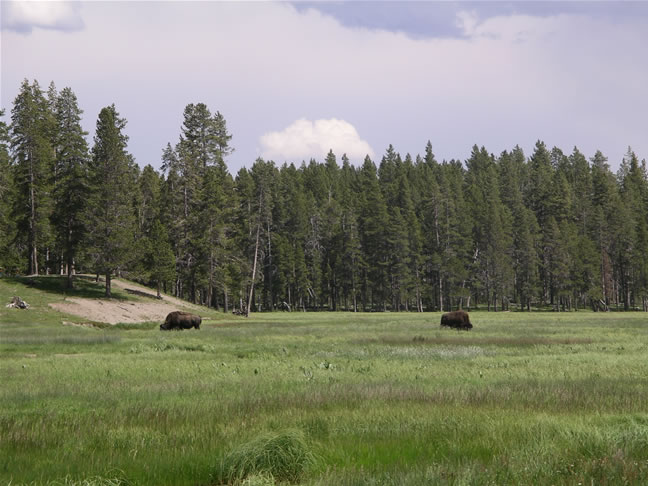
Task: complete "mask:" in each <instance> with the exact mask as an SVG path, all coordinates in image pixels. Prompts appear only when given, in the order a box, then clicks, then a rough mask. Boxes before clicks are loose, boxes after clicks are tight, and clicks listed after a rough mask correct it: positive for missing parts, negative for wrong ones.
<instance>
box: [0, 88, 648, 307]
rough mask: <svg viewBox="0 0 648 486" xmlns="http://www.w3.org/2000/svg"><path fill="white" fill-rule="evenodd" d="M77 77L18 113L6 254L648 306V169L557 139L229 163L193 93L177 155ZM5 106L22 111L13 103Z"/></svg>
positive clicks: (494, 297) (222, 134) (368, 296)
mask: <svg viewBox="0 0 648 486" xmlns="http://www.w3.org/2000/svg"><path fill="white" fill-rule="evenodd" d="M82 114H83V112H82V110H80V109H79V106H78V103H77V98H76V96H75V94H74V92H73V91H72V90H71V89H70V88H65V89H63V90H62V91H60V92H59V91H58V90H57V89H56V87H55V85H54V84H53V83H52V84H50V86H49V89H48V90H47V91H45V90H43V89H42V88H41V87H40V85H39V84H38V82H37V81H33V82H32V83H29V81H28V80H25V81H23V83H22V85H21V87H20V91H19V93H18V95H17V97H16V99H15V100H14V104H13V109H12V111H11V120H10V122H9V123H7V122H6V121H5V120H4V118H0V196H1V197H0V271H1V272H2V273H4V274H24V273H26V274H66V275H68V278H67V283H68V286H70V287H72V286H73V285H74V279H73V275H74V274H75V273H78V272H90V273H93V274H96V275H97V276H99V275H103V276H104V277H105V282H106V295H107V296H110V291H111V286H110V279H111V276H113V275H115V274H119V275H121V274H126V275H127V276H129V277H130V278H133V279H136V280H138V281H141V282H143V283H147V284H149V285H152V286H154V287H157V289H158V292H160V290H162V289H164V290H165V291H166V292H169V293H172V294H174V295H176V296H178V297H181V298H184V299H188V300H190V301H192V302H195V303H200V304H203V305H207V306H210V307H216V308H221V309H223V310H224V311H226V312H229V311H232V310H235V311H237V312H243V313H247V312H249V311H267V310H275V309H284V310H352V311H387V310H389V311H418V312H422V311H438V310H451V309H456V308H468V309H470V308H476V307H479V308H486V309H488V310H494V311H498V310H509V309H519V310H529V311H530V310H532V309H535V308H547V307H551V308H553V309H556V310H572V309H579V308H584V307H592V308H594V309H595V310H607V309H610V308H614V309H625V310H629V309H641V310H644V311H646V310H648V172H647V169H646V161H645V160H642V161H641V162H639V159H638V157H637V156H636V154H635V153H634V152H633V151H632V150H631V149H630V148H629V149H628V152H627V154H626V155H625V156H624V157H623V160H622V161H621V164H620V168H619V170H618V171H617V173H616V174H615V173H613V172H612V171H611V170H610V166H609V164H608V160H607V158H606V157H605V156H604V155H603V154H602V153H601V152H600V151H597V152H596V153H595V154H594V156H593V157H591V158H590V159H588V158H587V157H586V156H585V155H583V154H582V153H581V152H580V151H579V150H578V149H577V148H574V149H573V151H572V152H571V153H570V154H565V153H564V152H563V151H562V150H560V149H559V148H556V147H554V148H551V149H550V148H548V147H547V146H546V145H545V144H544V143H543V142H541V141H538V142H537V143H536V145H535V148H534V150H533V153H532V154H531V155H530V156H529V157H527V156H526V155H525V154H524V152H523V151H522V149H521V148H520V147H518V146H516V147H515V148H513V149H512V150H510V151H504V152H502V153H501V154H499V155H498V156H495V155H493V154H491V153H489V152H488V151H487V150H486V149H485V148H484V147H481V148H480V147H477V146H474V147H473V149H472V152H471V155H470V157H469V158H468V159H467V160H466V161H464V162H462V161H458V160H450V161H442V162H438V161H437V160H436V158H435V156H434V153H433V150H432V145H431V143H430V142H428V143H427V145H426V146H425V150H424V152H423V154H422V155H416V156H414V157H413V156H411V155H410V154H406V155H405V156H404V157H402V156H401V155H400V154H399V153H398V152H396V150H395V149H394V147H392V146H391V145H390V146H389V147H388V148H387V150H386V151H385V153H384V155H383V156H382V157H381V160H380V161H373V160H371V158H370V157H369V156H367V157H366V158H365V159H364V162H363V163H362V164H361V165H359V166H357V167H356V166H354V165H352V164H351V163H350V162H349V160H348V158H347V157H346V155H344V154H343V155H342V156H341V157H340V159H339V160H338V158H337V156H336V155H335V154H334V153H333V152H329V153H328V155H327V156H326V158H325V160H324V161H316V160H310V161H309V162H304V161H303V162H301V163H299V164H298V165H295V164H287V163H284V164H283V165H281V166H278V165H277V164H275V163H274V162H273V161H266V160H263V159H257V160H256V161H255V162H254V163H253V164H252V166H251V168H249V169H247V168H242V169H240V170H239V171H238V172H237V174H236V175H235V176H233V175H232V174H230V173H229V172H228V169H227V166H226V163H225V161H226V158H227V156H228V155H230V154H231V153H232V151H233V148H232V147H231V144H230V141H231V134H230V133H229V131H228V129H227V123H226V120H225V118H224V117H223V115H222V114H221V113H220V112H218V111H217V112H216V113H212V112H211V111H210V110H209V108H208V107H207V106H206V105H205V104H203V103H197V104H189V105H187V106H186V108H185V110H184V114H183V115H184V118H183V123H182V126H181V127H180V133H179V137H178V140H177V142H176V143H175V144H171V143H169V144H167V146H166V147H165V148H164V149H163V150H162V157H161V170H160V171H156V170H155V169H154V168H153V167H152V166H150V165H147V166H146V167H144V168H143V169H140V167H139V166H138V165H137V164H136V162H135V160H134V159H133V157H132V156H131V154H129V152H128V137H127V136H126V135H125V133H124V129H125V126H126V120H125V119H124V118H122V117H121V116H120V114H119V113H118V111H117V109H116V108H115V106H114V105H111V106H107V107H105V108H103V109H102V110H101V112H100V113H99V115H98V118H97V122H96V131H95V134H94V137H93V143H92V146H91V147H90V146H89V144H88V141H87V139H86V137H87V136H88V133H86V132H84V131H83V129H82V128H81V116H82ZM2 115H4V113H2Z"/></svg>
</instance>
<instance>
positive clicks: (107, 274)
mask: <svg viewBox="0 0 648 486" xmlns="http://www.w3.org/2000/svg"><path fill="white" fill-rule="evenodd" d="M110 273H111V272H106V297H108V298H110V297H112V294H111V291H110V290H111V289H110V276H111V275H110Z"/></svg>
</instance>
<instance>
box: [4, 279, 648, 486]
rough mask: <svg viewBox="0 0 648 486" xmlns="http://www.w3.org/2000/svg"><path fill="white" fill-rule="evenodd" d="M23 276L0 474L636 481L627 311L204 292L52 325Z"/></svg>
mask: <svg viewBox="0 0 648 486" xmlns="http://www.w3.org/2000/svg"><path fill="white" fill-rule="evenodd" d="M41 280H43V281H44V283H43V282H41ZM36 287H37V288H34V287H33V286H31V287H30V286H29V285H26V282H25V281H23V280H20V279H17V280H8V279H4V280H0V303H1V304H2V305H1V307H0V382H1V386H0V484H11V485H22V484H29V485H40V484H50V485H53V484H61V485H63V484H65V485H81V484H83V485H100V484H101V485H109V484H110V485H117V484H131V485H192V486H203V485H204V486H207V485H216V484H241V485H243V484H245V485H249V486H251V485H255V484H256V485H272V484H283V483H286V484H288V483H292V484H294V483H297V484H307V485H408V484H412V485H417V484H457V485H459V484H462V485H463V484H475V485H482V484H497V485H501V484H528V485H536V484H540V485H542V484H546V485H549V484H573V485H590V484H595V485H606V484H610V485H612V484H637V485H644V484H648V315H646V314H644V313H598V314H595V313H591V312H577V313H534V314H526V313H486V312H474V313H472V314H471V320H472V321H473V324H474V325H475V328H474V329H473V330H472V331H470V332H459V331H454V330H442V329H440V328H439V326H438V322H439V320H440V314H438V313H424V314H415V313H408V314H406V313H402V314H395V313H377V314H351V313H311V314H303V313H296V312H295V313H268V314H257V315H253V316H252V317H250V319H245V318H240V317H234V316H226V315H223V314H219V313H216V312H207V311H206V312H205V313H204V315H205V316H207V317H209V319H206V320H205V321H204V323H203V326H202V329H201V330H199V331H196V330H190V331H183V332H167V333H162V332H160V331H159V330H158V329H157V324H156V323H144V324H137V325H118V326H103V328H97V327H92V326H69V325H62V320H65V321H67V322H72V323H75V322H76V323H81V322H82V320H81V319H79V318H73V317H68V316H63V315H62V314H59V313H57V312H54V311H51V310H49V309H48V307H47V304H48V303H50V302H55V301H57V300H61V299H62V298H63V295H62V294H61V290H60V286H59V285H58V284H57V283H56V281H55V280H54V279H52V280H51V281H50V280H47V279H39V282H38V285H37V286H36ZM44 287H45V291H43V288H44ZM78 292H79V293H81V294H83V295H82V296H86V297H92V298H95V297H99V296H100V292H98V291H97V290H96V289H95V288H94V287H93V284H92V283H91V282H86V283H84V284H83V287H82V289H81V290H79V291H78ZM14 294H17V295H20V296H21V297H22V298H23V299H25V300H26V301H27V302H29V303H30V304H31V305H32V307H31V308H30V309H29V310H27V311H19V310H13V309H6V308H5V307H4V304H5V303H7V302H9V300H10V298H11V296H12V295H14ZM117 296H118V297H119V298H121V299H125V300H128V299H136V298H137V297H136V296H131V295H122V294H119V293H118V295H117Z"/></svg>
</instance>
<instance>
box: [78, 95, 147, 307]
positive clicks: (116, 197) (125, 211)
mask: <svg viewBox="0 0 648 486" xmlns="http://www.w3.org/2000/svg"><path fill="white" fill-rule="evenodd" d="M125 126H126V120H125V119H124V118H120V116H119V113H118V112H117V110H116V108H115V105H111V106H108V107H106V108H103V109H102V110H101V112H100V113H99V118H98V119H97V129H96V134H95V137H94V146H93V148H92V159H91V160H90V164H89V170H88V173H89V188H90V196H89V198H88V204H87V210H86V217H85V220H86V228H87V230H88V237H87V242H88V253H89V255H90V257H91V265H92V267H93V268H95V270H96V272H97V274H104V275H105V276H106V297H111V276H112V273H113V272H114V271H116V270H118V269H119V268H120V267H122V266H124V265H125V264H126V263H127V262H128V261H129V257H130V256H131V251H132V248H133V244H134V238H133V235H134V233H135V231H134V230H135V215H134V211H133V204H132V202H133V201H132V196H133V189H134V188H133V179H132V177H133V173H132V169H131V165H130V163H131V157H130V155H129V154H128V153H127V151H126V147H127V142H128V137H127V136H126V135H125V134H124V133H123V130H124V128H125Z"/></svg>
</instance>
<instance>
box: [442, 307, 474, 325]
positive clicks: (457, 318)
mask: <svg viewBox="0 0 648 486" xmlns="http://www.w3.org/2000/svg"><path fill="white" fill-rule="evenodd" d="M441 325H442V326H448V327H453V328H455V329H472V327H473V326H472V324H471V323H470V318H469V317H468V313H467V312H466V311H462V310H458V311H454V312H448V313H446V314H443V315H442V316H441Z"/></svg>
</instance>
